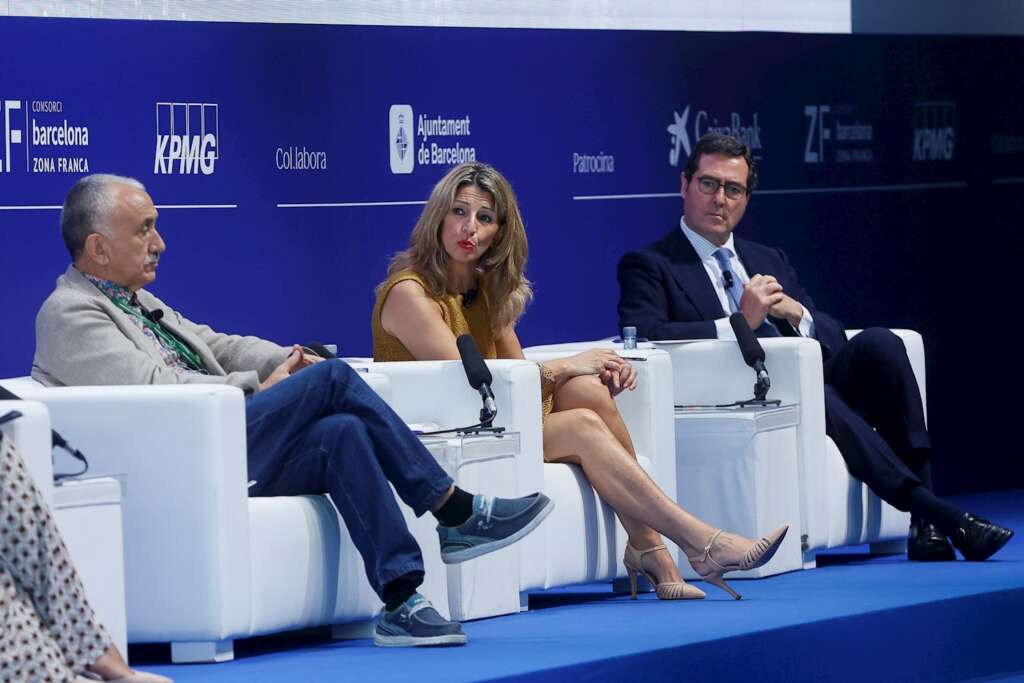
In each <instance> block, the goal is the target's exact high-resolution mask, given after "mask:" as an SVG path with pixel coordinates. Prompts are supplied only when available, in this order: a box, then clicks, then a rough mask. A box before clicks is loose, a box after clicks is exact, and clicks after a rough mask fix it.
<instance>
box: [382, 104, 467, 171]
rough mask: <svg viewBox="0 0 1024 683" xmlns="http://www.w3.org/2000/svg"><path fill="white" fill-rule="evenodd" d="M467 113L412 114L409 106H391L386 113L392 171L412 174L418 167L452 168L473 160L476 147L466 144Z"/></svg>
mask: <svg viewBox="0 0 1024 683" xmlns="http://www.w3.org/2000/svg"><path fill="white" fill-rule="evenodd" d="M471 136H472V121H471V119H470V116H469V114H462V115H449V114H445V115H438V114H429V115H428V114H420V115H419V116H416V115H415V114H414V113H413V109H412V105H411V104H393V105H391V108H390V109H389V110H388V158H389V160H390V163H391V172H392V173H395V174H406V173H412V172H413V170H415V168H416V166H417V164H418V165H420V166H444V167H448V166H454V165H455V164H461V163H464V162H466V161H476V158H477V155H476V147H473V146H471V145H469V144H467V143H468V142H469V138H470V137H471Z"/></svg>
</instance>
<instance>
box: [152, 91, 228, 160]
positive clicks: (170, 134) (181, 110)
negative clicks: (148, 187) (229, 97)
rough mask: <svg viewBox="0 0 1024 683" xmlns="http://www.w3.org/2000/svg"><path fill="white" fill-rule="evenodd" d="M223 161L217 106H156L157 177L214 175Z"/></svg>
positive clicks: (161, 103) (159, 104)
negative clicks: (217, 164)
mask: <svg viewBox="0 0 1024 683" xmlns="http://www.w3.org/2000/svg"><path fill="white" fill-rule="evenodd" d="M219 158H220V120H219V110H218V107H217V105H216V104H211V103H206V102H157V103H156V154H155V157H154V161H153V173H155V174H157V175H170V174H174V173H177V174H179V175H185V174H198V173H202V174H203V175H211V174H212V173H213V172H214V170H215V166H216V163H217V159H219Z"/></svg>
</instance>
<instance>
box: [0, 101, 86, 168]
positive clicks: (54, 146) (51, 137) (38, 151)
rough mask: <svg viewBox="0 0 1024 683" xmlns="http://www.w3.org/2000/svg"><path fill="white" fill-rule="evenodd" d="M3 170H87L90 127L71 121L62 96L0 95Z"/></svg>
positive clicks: (1, 161) (1, 159)
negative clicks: (3, 96)
mask: <svg viewBox="0 0 1024 683" xmlns="http://www.w3.org/2000/svg"><path fill="white" fill-rule="evenodd" d="M0 107H2V120H3V145H2V148H0V149H2V152H3V156H2V157H0V173H13V172H15V171H20V170H21V168H22V163H21V162H22V161H23V160H24V164H25V165H24V170H25V172H26V173H88V172H89V157H88V154H87V153H88V148H89V127H88V126H85V125H77V124H79V123H80V122H79V121H77V120H72V121H70V122H69V120H68V118H67V116H66V115H65V113H64V102H63V101H61V100H19V99H7V98H0Z"/></svg>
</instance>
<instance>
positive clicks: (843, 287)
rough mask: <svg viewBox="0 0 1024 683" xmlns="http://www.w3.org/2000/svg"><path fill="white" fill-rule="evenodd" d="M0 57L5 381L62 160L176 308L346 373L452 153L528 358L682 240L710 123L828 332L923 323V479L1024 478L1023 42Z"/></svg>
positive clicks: (16, 31)
mask: <svg viewBox="0 0 1024 683" xmlns="http://www.w3.org/2000/svg"><path fill="white" fill-rule="evenodd" d="M0 44H2V45H3V46H4V49H3V53H4V63H3V66H2V70H0V105H2V109H0V134H2V136H3V137H2V139H0V221H2V224H0V229H2V232H0V234H2V235H3V238H4V240H5V241H4V247H3V249H2V250H0V269H2V272H3V273H4V275H5V276H6V277H5V283H6V284H5V286H4V289H3V295H2V296H3V299H2V304H3V309H2V310H3V323H2V325H0V349H2V352H0V354H2V355H0V376H10V375H20V374H25V373H27V372H28V370H29V367H30V363H31V358H32V350H33V345H34V339H33V335H32V327H33V319H34V315H35V311H36V310H37V309H38V306H39V304H40V303H41V302H42V300H43V299H44V298H45V297H46V295H47V294H48V293H49V291H50V290H51V289H52V287H53V282H54V279H55V278H56V277H57V276H58V275H59V274H60V273H61V272H62V271H63V269H64V267H65V266H66V265H67V262H68V258H67V255H66V254H65V252H64V249H63V246H62V244H61V241H60V236H59V231H58V212H57V211H56V210H55V209H54V208H52V207H56V206H59V205H60V203H61V202H62V201H63V197H64V194H65V192H66V191H67V188H68V187H69V186H70V185H71V183H72V182H73V181H74V179H75V178H77V177H78V176H80V175H82V173H83V172H85V170H86V167H87V169H88V171H89V172H97V171H105V172H116V173H121V174H127V175H132V176H135V177H137V178H139V179H140V180H142V181H143V182H144V183H145V184H146V186H147V187H148V189H149V190H150V193H151V194H152V196H153V198H154V200H155V201H156V203H157V205H158V206H160V207H161V215H160V220H159V227H160V230H161V232H162V234H163V235H164V238H165V240H166V241H167V243H168V252H167V254H166V256H165V259H164V261H163V263H162V266H161V269H160V275H159V279H158V281H157V282H156V283H155V284H154V286H153V287H152V290H153V291H154V292H155V293H156V294H158V295H159V296H161V297H162V298H164V299H165V300H167V301H168V302H170V303H172V304H173V305H174V306H175V307H177V308H179V309H180V310H181V311H183V312H184V313H185V314H186V315H188V316H190V317H191V318H193V319H194V320H199V321H205V322H212V323H214V324H215V326H217V327H219V328H221V329H225V330H229V331H244V332H249V333H254V334H259V335H262V336H265V337H268V338H271V339H275V340H278V341H280V342H283V343H290V342H293V341H308V340H310V339H318V340H322V341H325V342H336V343H338V344H339V345H340V347H341V349H342V352H343V353H345V354H349V355H360V354H368V353H369V351H370V333H369V315H370V310H371V306H372V302H373V287H374V286H375V285H376V284H377V283H378V282H379V281H380V280H381V279H382V277H383V275H384V272H385V268H386V266H387V262H388V259H389V257H390V256H391V254H393V253H394V251H395V250H397V249H399V248H401V247H402V246H403V245H404V244H405V242H406V240H407V236H408V233H409V230H410V229H411V227H412V225H413V223H414V222H415V220H416V217H417V215H418V213H419V211H420V208H421V207H420V205H419V204H417V203H416V202H422V201H423V200H424V199H425V198H426V196H427V194H428V193H429V191H430V188H431V187H432V186H433V184H434V183H435V182H437V180H438V179H439V178H440V177H441V175H443V173H444V170H445V169H446V168H447V167H448V166H449V165H450V164H451V163H453V162H454V161H457V160H461V159H465V158H468V157H474V158H476V159H480V160H485V161H488V162H490V163H493V164H495V165H496V166H498V167H499V168H500V169H502V171H503V172H505V174H506V175H507V176H508V177H509V178H510V180H511V181H512V182H513V184H514V185H515V187H516V189H517V192H518V194H519V198H520V201H521V204H522V208H523V211H524V215H525V217H526V221H527V227H528V232H529V235H530V247H531V257H530V264H529V270H528V272H529V275H530V277H531V278H532V279H533V280H534V282H535V283H536V289H537V298H536V300H535V302H534V303H533V305H532V306H531V307H530V309H529V310H528V312H527V315H526V317H525V318H524V319H523V320H522V322H521V324H520V328H519V332H520V336H521V338H522V340H523V342H524V343H525V344H536V343H544V342H554V341H562V340H571V339H586V338H596V337H602V336H608V335H612V334H615V332H616V318H617V316H616V312H615V304H616V301H617V298H618V286H617V283H616V280H615V265H616V263H617V261H618V259H619V257H620V256H621V255H622V253H624V252H625V251H627V250H630V249H634V248H637V247H639V246H641V245H643V244H645V243H648V242H650V241H652V240H654V239H656V238H658V237H660V236H661V235H662V234H664V233H666V232H667V231H668V230H670V229H672V228H673V227H674V226H675V225H676V223H677V221H678V217H679V213H680V210H681V201H680V199H679V197H678V189H679V173H680V171H681V165H682V161H683V160H685V157H686V155H687V152H688V150H689V148H690V146H691V145H692V144H693V143H694V142H695V141H696V139H697V138H698V137H699V136H700V135H701V134H702V133H704V132H708V131H709V130H724V131H727V132H732V133H734V134H738V135H740V136H741V137H744V138H745V139H746V140H747V141H748V142H749V143H750V144H751V145H752V146H753V147H754V149H755V152H756V154H757V156H758V157H759V159H760V164H761V183H760V188H759V189H760V192H758V193H757V194H755V195H754V197H753V198H752V200H751V204H750V208H749V210H748V214H747V218H746V219H745V220H744V222H743V224H742V225H741V227H740V230H741V232H742V233H743V234H744V235H746V236H749V237H753V238H755V239H762V240H765V241H769V242H772V243H775V244H779V245H781V246H783V247H784V248H785V249H786V250H787V251H788V252H789V255H790V257H791V258H792V260H793V261H794V263H795V264H796V265H797V267H798V270H799V271H800V272H801V275H802V278H803V280H804V284H805V285H806V287H807V288H808V289H809V290H810V291H811V292H812V293H813V294H814V296H815V298H816V300H817V302H818V304H819V306H820V307H821V308H823V309H824V310H827V311H830V312H832V313H834V314H836V315H837V316H839V317H840V318H841V319H843V320H844V321H845V322H846V323H847V324H848V326H850V327H861V326H867V325H874V324H883V325H888V326H892V327H910V328H913V329H917V330H920V331H921V332H922V333H923V334H924V336H925V345H926V349H927V354H928V362H929V366H928V370H929V375H928V382H929V387H928V388H929V406H928V407H929V414H930V417H931V424H932V428H933V434H934V436H935V439H936V442H937V454H936V458H937V460H939V466H938V467H937V470H938V473H937V478H938V481H939V484H940V488H944V489H946V490H950V489H956V490H971V489H979V488H994V487H1010V486H1021V485H1024V468H1022V467H1021V466H1020V465H1019V464H1018V461H1017V458H1016V457H1015V452H1016V451H1017V450H1018V449H1019V447H1018V446H1017V436H1016V432H1015V430H1014V429H1013V427H1012V425H1013V423H1014V420H1015V417H1016V412H1017V409H1016V406H1015V404H1014V399H1015V398H1016V386H1015V385H1014V384H1013V383H1012V381H1002V380H1001V379H1000V378H1001V377H1002V375H1003V373H1002V368H1003V367H1004V366H1005V367H1012V363H1011V362H1008V361H1001V359H1002V358H1003V357H1004V355H1003V354H1004V351H1007V352H1008V350H1009V348H1010V346H1011V345H1012V340H1011V333H1013V332H1015V330H1016V327H1017V323H1016V319H1015V317H1014V316H1013V315H1006V314H1004V313H1003V311H1004V310H1005V309H1006V308H1007V307H1006V305H1005V304H1004V300H1005V299H1007V298H1008V297H1010V296H1011V294H1012V292H1013V291H1014V289H1015V287H1016V280H1017V275H1016V272H1015V271H1016V269H1015V267H1014V266H1015V265H1016V261H1017V260H1018V259H1019V257H1020V255H1021V240H1022V238H1021V236H1020V231H1019V230H1018V229H1017V222H1018V221H1017V217H1018V216H1019V215H1020V210H1021V204H1022V198H1021V192H1020V189H1021V182H1022V177H1021V176H1022V175H1024V174H1022V173H1021V172H1020V171H1019V168H1020V163H1021V161H1022V159H1024V120H1022V119H1024V116H1022V114H1021V111H1020V108H1019V105H1018V103H1017V101H1016V99H1017V98H1016V94H1017V93H1019V92H1021V86H1022V85H1024V84H1022V80H1024V76H1022V75H1021V72H1020V71H1019V69H1017V68H1016V62H1017V61H1018V60H1019V59H1020V58H1021V56H1022V54H1024V51H1022V46H1024V42H1022V41H1021V40H1019V39H1012V38H982V39H977V38H908V37H899V36H886V37H878V36H814V35H781V34H764V33H761V34H742V33H741V34H734V33H714V34H701V33H682V32H630V31H619V32H602V31H582V30H581V31H564V30H500V29H443V28H388V27H345V26H290V25H260V24H224V23H221V24H202V23H171V22H135V21H91V20H57V19H11V18H6V19H2V20H0ZM981 399H985V401H984V402H982V401H981ZM968 454H969V455H970V458H969V460H970V462H967V460H968V458H967V456H968Z"/></svg>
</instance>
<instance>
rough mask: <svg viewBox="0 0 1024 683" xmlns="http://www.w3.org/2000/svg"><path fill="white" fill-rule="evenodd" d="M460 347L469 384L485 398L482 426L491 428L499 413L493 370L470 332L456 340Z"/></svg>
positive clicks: (481, 412) (481, 416) (481, 418)
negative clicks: (492, 387)
mask: <svg viewBox="0 0 1024 683" xmlns="http://www.w3.org/2000/svg"><path fill="white" fill-rule="evenodd" d="M455 343H456V345H458V347H459V356H460V357H461V358H462V367H463V368H464V369H465V370H466V379H467V380H469V386H471V387H473V388H474V389H476V390H477V391H478V392H480V398H481V399H483V403H484V405H483V408H481V409H480V426H482V427H484V428H489V427H490V426H491V423H493V422H494V418H495V417H496V416H497V415H498V406H497V404H496V403H495V402H494V392H492V391H491V382H493V381H494V380H493V378H492V377H491V371H490V370H488V369H487V363H485V362H484V359H483V357H482V356H481V355H480V350H479V349H478V348H477V347H476V342H474V341H473V337H471V336H469V335H468V334H464V335H462V336H460V337H459V338H458V339H457V340H455Z"/></svg>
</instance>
